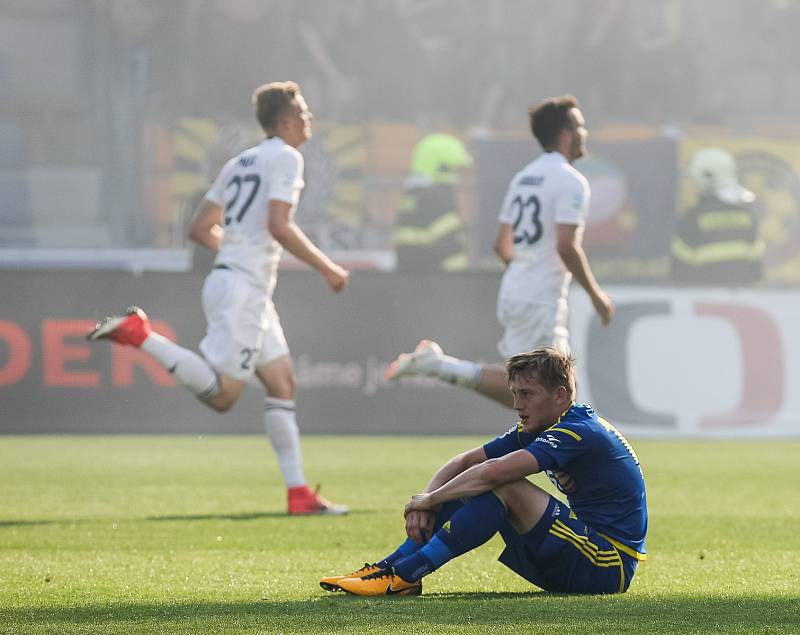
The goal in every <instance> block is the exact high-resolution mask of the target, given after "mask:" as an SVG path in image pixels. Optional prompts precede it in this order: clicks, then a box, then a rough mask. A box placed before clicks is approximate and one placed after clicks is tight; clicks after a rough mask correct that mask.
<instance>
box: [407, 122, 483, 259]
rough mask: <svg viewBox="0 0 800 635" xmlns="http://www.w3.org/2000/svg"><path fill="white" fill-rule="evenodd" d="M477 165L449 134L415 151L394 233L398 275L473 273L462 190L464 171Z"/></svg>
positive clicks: (434, 136) (427, 139) (423, 143)
mask: <svg viewBox="0 0 800 635" xmlns="http://www.w3.org/2000/svg"><path fill="white" fill-rule="evenodd" d="M471 164H472V157H471V156H470V155H469V153H468V152H467V149H466V148H465V147H464V144H463V143H462V142H461V141H459V140H458V139H457V138H456V137H454V136H452V135H449V134H445V133H433V134H429V135H426V136H425V137H423V138H422V139H421V140H420V141H419V143H417V145H416V146H415V147H414V152H413V155H412V159H411V176H410V177H409V178H408V179H407V180H406V182H405V184H404V186H405V192H404V195H403V200H402V203H401V205H400V209H399V210H398V213H397V221H396V224H395V228H394V232H393V242H394V246H395V250H396V254H397V270H398V271H415V272H430V271H459V270H464V269H466V268H467V265H468V259H467V237H466V230H465V225H464V221H463V219H462V218H461V215H460V214H459V212H458V205H457V200H456V186H457V185H458V183H459V181H460V175H459V170H460V169H463V168H466V167H468V166H470V165H471Z"/></svg>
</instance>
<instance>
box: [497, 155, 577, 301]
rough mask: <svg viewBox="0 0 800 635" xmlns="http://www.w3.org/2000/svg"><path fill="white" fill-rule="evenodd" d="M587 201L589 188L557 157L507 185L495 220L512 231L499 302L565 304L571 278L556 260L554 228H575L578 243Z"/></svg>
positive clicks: (544, 157)
mask: <svg viewBox="0 0 800 635" xmlns="http://www.w3.org/2000/svg"><path fill="white" fill-rule="evenodd" d="M589 196H590V193H589V182H588V181H587V180H586V178H585V177H584V176H583V175H582V174H581V173H580V172H578V170H576V169H575V168H574V167H572V165H570V163H569V162H568V161H567V159H566V158H565V157H564V155H562V154H561V153H560V152H545V153H543V154H541V155H540V156H539V157H538V158H537V159H535V160H534V161H532V162H531V163H529V164H528V165H526V166H525V167H524V168H523V169H522V170H520V171H519V172H518V173H517V174H516V175H515V176H514V178H513V179H511V183H510V184H509V186H508V191H507V192H506V196H505V199H504V200H503V207H502V209H501V210H500V215H499V217H498V220H499V222H500V223H503V224H506V225H512V226H513V228H514V257H513V258H512V260H511V262H510V263H509V265H508V267H507V268H506V271H505V274H504V275H503V280H502V282H501V284H500V291H499V294H498V297H499V298H500V299H504V300H514V301H521V302H527V303H534V304H542V305H549V306H554V307H555V306H557V305H558V304H559V302H564V301H566V297H567V290H568V287H569V283H570V281H571V280H572V274H571V273H569V271H568V270H567V268H566V267H565V266H564V263H563V261H562V260H561V257H560V256H559V255H558V247H557V235H556V225H559V224H565V225H577V226H578V232H579V236H578V238H579V239H580V236H581V235H582V233H583V227H584V224H585V219H586V212H587V210H588V208H589Z"/></svg>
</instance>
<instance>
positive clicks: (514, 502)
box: [492, 478, 549, 508]
mask: <svg viewBox="0 0 800 635" xmlns="http://www.w3.org/2000/svg"><path fill="white" fill-rule="evenodd" d="M492 491H494V493H495V495H496V496H497V497H498V498H499V499H500V500H501V501H503V502H504V503H505V505H506V507H509V508H511V507H516V506H518V505H519V504H520V503H524V502H526V501H530V500H531V499H532V498H549V494H547V492H545V491H544V490H543V489H541V488H539V487H537V486H536V485H534V484H533V483H531V482H530V481H528V480H527V479H524V478H521V479H517V480H516V481H511V482H510V483H504V484H503V485H500V486H498V487H495V488H494V490H492Z"/></svg>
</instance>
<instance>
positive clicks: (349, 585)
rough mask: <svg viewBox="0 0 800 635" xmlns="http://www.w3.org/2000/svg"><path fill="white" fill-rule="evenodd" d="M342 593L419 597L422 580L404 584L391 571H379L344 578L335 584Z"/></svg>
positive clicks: (403, 581) (401, 579)
mask: <svg viewBox="0 0 800 635" xmlns="http://www.w3.org/2000/svg"><path fill="white" fill-rule="evenodd" d="M337 584H338V585H339V588H340V589H342V591H347V592H348V593H352V594H353V595H421V594H422V580H418V581H417V582H406V581H405V580H403V578H401V577H400V576H399V575H397V574H395V573H392V571H391V569H380V570H379V571H376V572H375V573H370V574H368V575H365V576H362V577H360V578H344V579H343V580H339V582H337Z"/></svg>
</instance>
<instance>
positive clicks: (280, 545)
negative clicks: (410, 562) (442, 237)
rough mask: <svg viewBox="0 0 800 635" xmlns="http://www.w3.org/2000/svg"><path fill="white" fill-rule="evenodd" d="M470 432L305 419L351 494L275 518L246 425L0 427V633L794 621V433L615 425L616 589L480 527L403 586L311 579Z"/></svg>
mask: <svg viewBox="0 0 800 635" xmlns="http://www.w3.org/2000/svg"><path fill="white" fill-rule="evenodd" d="M483 440H484V439H482V438H478V437H413V438H412V437H306V438H304V440H303V447H304V451H305V466H306V472H307V474H308V476H309V479H310V480H311V481H312V484H313V483H314V482H316V481H321V482H323V484H324V487H323V494H326V495H327V496H328V497H329V498H331V499H332V500H336V501H337V502H343V503H347V504H349V505H351V506H352V508H353V512H352V513H351V514H350V515H349V516H347V517H344V518H312V517H307V518H290V517H287V516H285V515H284V514H283V511H284V505H285V501H284V492H283V487H282V485H281V481H280V475H279V472H278V469H277V465H276V462H275V459H274V456H273V454H272V452H271V449H270V448H269V446H268V444H267V442H266V441H265V440H264V439H263V438H261V437H245V436H239V437H234V436H223V437H217V436H212V437H156V436H147V437H124V436H122V437H120V436H109V437H78V436H64V437H54V436H47V437H0V633H14V634H27V633H36V634H37V635H38V634H40V633H58V634H59V635H61V634H67V633H126V634H127V633H214V634H215V635H216V634H222V633H272V632H274V633H348V634H350V633H392V634H397V633H433V632H435V633H437V634H444V633H485V632H492V633H538V632H541V633H564V634H570V635H571V634H573V633H710V632H720V633H800V493H799V491H798V490H799V488H800V468H799V467H798V466H799V465H800V459H798V456H800V442H797V441H778V442H761V441H751V442H742V441H739V442H730V441H714V442H688V441H687V442H664V441H655V440H648V441H644V440H639V441H636V440H634V442H633V445H634V447H635V448H636V450H637V452H638V454H639V457H640V458H641V460H642V465H643V467H644V473H645V478H646V480H647V486H648V497H649V503H650V532H649V535H648V551H649V559H648V561H647V562H646V563H645V564H644V565H643V566H641V567H640V568H639V573H638V575H637V577H636V579H635V580H634V583H633V585H632V587H631V589H630V591H629V592H628V593H626V594H624V595H621V596H592V597H570V596H556V595H550V594H547V593H543V592H541V591H539V590H537V589H535V588H533V587H531V586H530V585H528V584H527V583H526V582H525V581H524V580H522V579H521V578H518V577H517V576H515V575H514V574H513V573H511V572H510V571H508V570H507V569H506V568H505V567H503V566H502V565H501V564H499V563H498V562H497V561H496V558H497V556H498V555H499V552H500V550H501V544H502V543H501V542H500V541H499V539H498V538H495V539H493V540H492V541H490V542H489V543H488V544H487V545H484V546H483V547H481V548H480V549H479V550H476V551H474V552H471V553H470V554H467V555H466V556H464V557H463V558H460V559H457V560H455V561H453V562H450V563H449V564H447V565H446V566H445V567H444V568H443V569H441V570H440V571H438V572H436V573H434V574H433V575H431V576H430V577H428V578H426V579H425V592H424V595H423V596H422V597H419V598H373V599H365V598H356V597H351V596H346V595H344V594H341V593H338V594H330V593H326V592H324V591H322V590H321V589H320V588H319V586H318V585H317V580H318V579H319V578H320V577H321V576H323V575H328V574H332V573H337V572H342V573H344V572H347V571H349V570H352V569H354V568H357V567H359V566H361V565H362V564H363V563H364V561H365V560H370V561H372V560H374V559H377V558H379V557H381V556H383V555H385V554H386V553H388V552H389V551H390V550H391V549H392V548H393V547H394V546H395V545H396V544H397V543H399V541H400V540H401V539H402V538H403V531H402V506H403V504H404V503H405V502H406V500H407V499H408V497H409V495H410V494H412V493H414V492H417V491H418V490H420V489H421V488H422V487H423V486H424V484H425V483H426V482H427V479H428V477H429V476H430V474H431V473H432V472H433V470H434V469H435V468H437V467H438V466H439V465H440V464H441V463H443V462H444V461H445V460H446V459H448V458H449V457H450V456H452V455H453V454H455V453H456V452H457V451H460V450H463V449H467V448H468V447H474V446H475V445H478V444H479V443H481V442H482V441H483ZM534 480H535V482H537V483H540V484H543V483H544V482H545V480H546V479H543V478H542V477H535V478H534Z"/></svg>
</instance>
